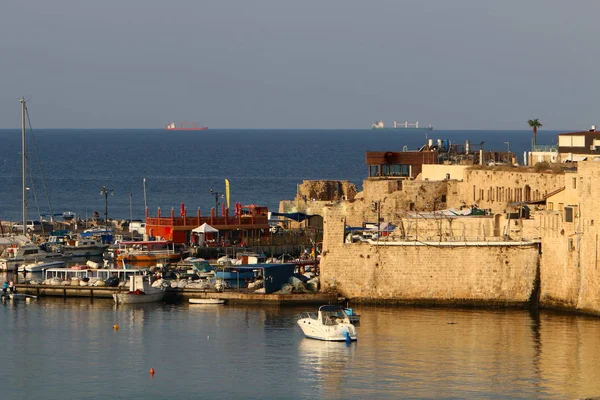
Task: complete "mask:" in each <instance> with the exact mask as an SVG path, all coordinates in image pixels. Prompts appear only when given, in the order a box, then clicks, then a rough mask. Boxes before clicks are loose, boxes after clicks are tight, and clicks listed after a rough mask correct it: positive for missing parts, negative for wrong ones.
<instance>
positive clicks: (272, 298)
mask: <svg viewBox="0 0 600 400" xmlns="http://www.w3.org/2000/svg"><path fill="white" fill-rule="evenodd" d="M16 287H17V291H18V292H19V293H23V294H30V295H34V296H37V297H38V298H40V297H62V298H65V299H67V298H71V297H89V298H90V299H91V300H93V299H94V298H109V299H112V295H113V293H120V292H126V291H128V290H129V288H128V287H109V286H70V285H33V284H17V285H16ZM189 299H224V300H225V301H226V302H227V303H230V304H233V303H245V304H265V305H267V304H268V305H304V304H317V305H322V304H337V295H335V294H329V293H293V294H264V293H253V292H247V291H243V290H240V291H238V290H236V289H232V290H226V291H223V292H215V291H204V290H201V289H174V288H167V290H166V296H165V300H166V301H168V302H178V301H185V302H187V301H188V300H189Z"/></svg>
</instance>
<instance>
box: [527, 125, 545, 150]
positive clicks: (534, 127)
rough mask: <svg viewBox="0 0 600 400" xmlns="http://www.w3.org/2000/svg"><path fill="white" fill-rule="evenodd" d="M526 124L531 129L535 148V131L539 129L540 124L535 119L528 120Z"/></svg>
mask: <svg viewBox="0 0 600 400" xmlns="http://www.w3.org/2000/svg"><path fill="white" fill-rule="evenodd" d="M527 123H528V124H529V126H530V127H531V128H532V129H533V145H534V146H535V145H536V144H537V130H538V128H541V126H542V123H541V122H540V121H538V119H537V118H536V119H530V120H529V121H527Z"/></svg>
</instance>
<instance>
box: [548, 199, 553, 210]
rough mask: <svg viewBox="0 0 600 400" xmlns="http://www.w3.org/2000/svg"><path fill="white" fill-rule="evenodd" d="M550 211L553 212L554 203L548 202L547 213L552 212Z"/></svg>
mask: <svg viewBox="0 0 600 400" xmlns="http://www.w3.org/2000/svg"><path fill="white" fill-rule="evenodd" d="M552 210H554V203H553V202H551V201H549V202H548V211H552Z"/></svg>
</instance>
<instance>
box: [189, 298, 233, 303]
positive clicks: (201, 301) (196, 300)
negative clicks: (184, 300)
mask: <svg viewBox="0 0 600 400" xmlns="http://www.w3.org/2000/svg"><path fill="white" fill-rule="evenodd" d="M189 301H190V304H225V300H224V299H190V300H189Z"/></svg>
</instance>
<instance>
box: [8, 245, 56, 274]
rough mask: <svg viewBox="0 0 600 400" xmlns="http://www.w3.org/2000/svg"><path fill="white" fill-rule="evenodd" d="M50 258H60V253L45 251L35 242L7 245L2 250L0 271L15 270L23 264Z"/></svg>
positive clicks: (47, 260)
mask: <svg viewBox="0 0 600 400" xmlns="http://www.w3.org/2000/svg"><path fill="white" fill-rule="evenodd" d="M52 260H62V254H59V253H49V252H46V251H44V250H42V249H40V248H39V247H38V246H37V245H36V244H34V243H31V242H27V243H24V244H22V245H20V246H17V245H15V246H14V247H9V248H7V249H5V250H4V251H3V252H2V254H1V255H0V271H17V270H18V269H19V268H20V267H21V266H23V265H27V264H32V263H37V262H40V261H43V262H49V261H52Z"/></svg>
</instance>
